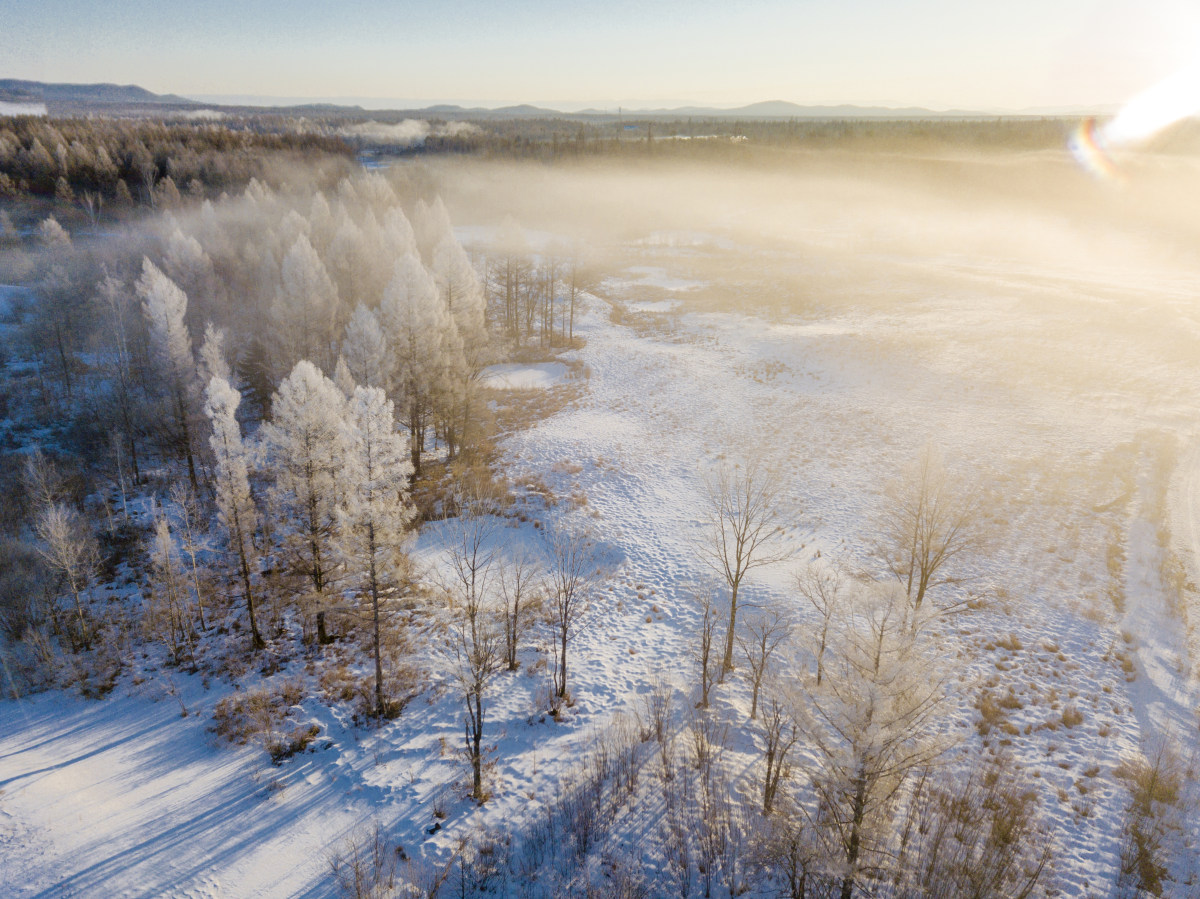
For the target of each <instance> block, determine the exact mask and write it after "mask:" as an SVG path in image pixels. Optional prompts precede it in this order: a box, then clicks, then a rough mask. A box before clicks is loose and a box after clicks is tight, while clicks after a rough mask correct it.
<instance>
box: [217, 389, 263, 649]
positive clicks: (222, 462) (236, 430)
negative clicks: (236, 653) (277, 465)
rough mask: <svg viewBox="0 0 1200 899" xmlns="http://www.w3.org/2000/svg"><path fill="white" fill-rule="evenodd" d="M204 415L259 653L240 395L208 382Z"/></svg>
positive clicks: (220, 504)
mask: <svg viewBox="0 0 1200 899" xmlns="http://www.w3.org/2000/svg"><path fill="white" fill-rule="evenodd" d="M206 396H207V399H206V402H205V404H204V414H205V415H207V416H208V420H209V422H210V423H211V425H212V431H213V433H212V437H210V438H209V444H210V445H211V446H212V451H213V456H214V457H215V458H216V478H215V481H214V487H215V488H216V499H217V515H218V519H219V521H220V523H221V526H222V527H223V528H224V529H225V533H226V535H227V536H228V540H229V547H230V551H231V552H232V554H233V556H234V559H235V560H236V562H237V569H238V574H239V576H240V577H241V580H242V591H243V595H244V596H245V599H246V616H247V618H248V619H249V621H250V635H251V645H252V646H253V648H254V649H261V648H262V647H263V646H264V645H265V644H264V643H263V638H262V635H261V634H260V633H259V631H258V621H257V620H256V618H255V615H254V583H253V575H254V569H255V568H256V567H257V557H256V556H255V553H254V532H255V529H256V528H257V527H258V508H257V507H256V506H255V505H254V497H253V496H252V495H251V493H250V477H249V470H248V465H247V458H248V454H247V451H246V447H245V445H244V444H243V443H242V429H241V426H240V425H239V424H238V420H237V408H238V404H239V403H240V402H241V399H242V397H241V394H239V393H238V392H237V391H236V390H234V389H233V388H232V387H230V386H229V382H228V381H225V380H222V379H221V378H213V379H212V380H211V381H209V382H208V389H207V391H206Z"/></svg>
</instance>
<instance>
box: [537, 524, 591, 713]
mask: <svg viewBox="0 0 1200 899" xmlns="http://www.w3.org/2000/svg"><path fill="white" fill-rule="evenodd" d="M548 542H549V546H548V549H549V554H548V555H549V560H548V561H549V572H548V575H547V593H548V597H547V599H548V603H549V616H550V626H551V629H552V631H553V650H554V662H555V666H554V694H555V697H556V698H557V699H558V700H559V701H562V700H566V699H567V697H568V693H567V649H568V647H569V645H570V642H571V640H572V639H574V638H575V637H577V636H578V635H579V634H580V633H581V632H582V631H583V629H584V627H585V626H586V624H587V619H588V616H587V613H588V609H589V604H590V602H591V599H592V593H593V591H594V590H595V588H596V586H597V584H598V583H599V582H600V580H601V578H602V572H601V570H600V567H599V566H600V559H599V557H598V554H597V551H596V540H595V538H594V537H593V536H592V534H591V533H590V532H589V531H588V530H586V529H584V528H582V527H579V526H575V525H570V524H560V525H558V526H557V527H556V528H555V529H554V530H553V531H551V533H550V535H549V537H548Z"/></svg>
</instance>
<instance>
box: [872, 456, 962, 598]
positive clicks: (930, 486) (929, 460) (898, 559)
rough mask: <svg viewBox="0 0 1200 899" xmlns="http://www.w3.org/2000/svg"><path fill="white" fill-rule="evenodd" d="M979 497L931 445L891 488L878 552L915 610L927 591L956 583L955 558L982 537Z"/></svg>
mask: <svg viewBox="0 0 1200 899" xmlns="http://www.w3.org/2000/svg"><path fill="white" fill-rule="evenodd" d="M979 514H980V502H979V497H978V495H977V494H976V493H974V492H973V491H971V490H968V489H967V488H966V487H964V486H962V485H960V484H958V483H956V482H955V480H954V479H953V478H951V477H950V475H949V474H948V473H947V471H946V469H945V467H944V465H943V463H942V459H941V456H940V454H939V453H938V452H937V451H936V450H935V449H934V448H933V447H927V448H926V449H925V451H924V453H923V454H922V455H921V458H920V460H919V461H918V462H917V464H916V466H915V467H914V469H913V470H912V471H911V472H909V473H908V474H907V475H905V476H904V477H903V478H902V479H901V480H899V481H897V482H895V483H893V484H892V485H890V486H889V488H888V490H887V499H886V503H885V506H884V509H883V514H882V519H881V521H880V533H879V539H878V541H877V542H876V544H875V549H874V552H875V555H876V556H877V557H878V558H879V560H880V561H881V562H882V563H883V565H884V566H885V567H886V568H887V570H888V571H889V572H890V573H891V574H892V576H893V577H895V578H896V580H898V581H899V582H900V583H901V584H902V585H903V586H904V590H905V593H906V595H907V597H908V602H909V605H910V607H911V608H912V612H913V614H914V615H918V614H920V612H921V607H922V604H923V603H924V602H925V598H926V596H927V595H928V593H929V591H930V590H932V589H934V588H936V587H939V586H941V585H944V584H950V583H954V582H955V563H956V562H957V561H958V559H959V557H960V556H963V555H966V554H967V553H969V552H971V551H972V550H973V549H974V548H975V547H976V545H977V543H978V542H979V539H980V533H979Z"/></svg>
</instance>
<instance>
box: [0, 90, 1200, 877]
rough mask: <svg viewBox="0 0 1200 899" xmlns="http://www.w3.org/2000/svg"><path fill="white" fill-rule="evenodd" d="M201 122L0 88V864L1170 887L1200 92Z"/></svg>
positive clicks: (1199, 384) (1191, 401) (1174, 861)
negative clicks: (1107, 152) (810, 108)
mask: <svg viewBox="0 0 1200 899" xmlns="http://www.w3.org/2000/svg"><path fill="white" fill-rule="evenodd" d="M193 112H194V110H193ZM221 116H222V117H221V118H214V117H212V116H207V117H204V118H199V117H197V116H195V115H184V114H183V113H181V112H179V111H178V110H174V111H167V112H162V113H158V114H156V115H155V117H144V116H143V117H137V116H131V117H125V116H118V115H115V114H114V115H110V116H106V117H93V118H47V117H44V116H22V117H0V362H2V368H0V377H2V378H3V390H0V412H2V413H3V416H4V417H3V420H2V421H0V454H2V456H3V459H2V463H0V684H2V685H3V694H4V699H3V700H2V701H0V733H2V734H4V736H3V737H0V850H2V855H3V857H4V858H5V859H6V861H5V862H4V863H3V864H0V892H4V893H5V894H6V895H8V894H11V895H16V896H24V895H31V896H42V895H47V896H48V895H58V894H60V893H61V894H64V895H66V894H69V895H81V896H84V895H97V896H99V895H114V894H117V893H121V894H128V895H148V896H149V895H179V896H184V895H188V896H277V895H278V896H284V895H287V896H293V895H294V896H353V897H366V896H372V897H388V896H418V895H419V896H426V897H431V899H432V897H434V896H451V895H454V896H505V897H508V896H512V897H558V896H581V897H582V896H588V897H595V896H610V897H625V899H633V897H658V896H680V897H682V899H688V897H690V896H705V897H710V896H717V897H725V896H729V897H735V896H753V897H774V896H788V897H793V899H800V897H805V899H812V897H834V896H836V897H841V899H857V897H896V899H900V897H914V899H915V897H924V896H935V897H942V896H944V897H957V896H972V897H980V899H983V897H994V899H1001V897H1033V896H1047V897H1048V896H1080V897H1083V896H1095V897H1128V899H1136V897H1141V896H1147V895H1152V896H1172V897H1174V896H1179V897H1184V896H1191V895H1196V893H1197V891H1200V849H1198V846H1200V842H1198V841H1200V811H1198V810H1200V774H1198V771H1200V769H1198V767H1197V766H1198V764H1200V759H1198V758H1197V753H1196V749H1197V745H1198V744H1197V739H1196V728H1197V720H1198V719H1197V715H1198V714H1200V599H1198V598H1197V591H1196V587H1195V583H1196V565H1197V564H1198V559H1200V507H1198V505H1197V502H1198V500H1200V444H1198V443H1197V439H1198V434H1200V431H1198V430H1197V426H1196V422H1197V421H1198V420H1200V307H1198V306H1197V304H1196V285H1197V284H1198V283H1200V249H1198V248H1200V219H1197V218H1196V215H1195V210H1194V202H1193V201H1192V198H1193V197H1195V196H1196V195H1197V191H1198V190H1200V164H1198V163H1197V157H1196V154H1195V127H1194V125H1193V124H1189V123H1184V124H1183V125H1181V126H1179V127H1178V128H1177V129H1175V130H1173V131H1169V132H1165V133H1164V134H1163V135H1162V136H1160V137H1159V138H1158V139H1156V140H1155V141H1153V142H1150V143H1148V144H1147V145H1146V146H1144V147H1142V148H1141V149H1140V150H1139V151H1138V152H1133V151H1129V152H1126V153H1117V154H1115V158H1116V160H1117V162H1118V163H1119V165H1120V178H1119V179H1118V178H1110V179H1105V178H1099V177H1096V175H1095V174H1094V173H1089V172H1088V171H1085V170H1084V168H1082V167H1081V165H1080V164H1079V162H1078V161H1077V158H1076V157H1075V156H1072V154H1071V152H1069V150H1068V140H1070V139H1071V135H1072V134H1076V133H1078V128H1079V123H1077V122H1075V121H1067V120H1062V119H1051V118H1045V119H1043V118H1036V117H1024V118H1013V119H999V118H997V119H984V118H975V119H962V120H958V119H951V120H945V121H938V120H894V121H870V120H857V121H735V120H711V121H692V120H679V121H675V120H670V119H667V120H663V119H651V118H649V117H646V118H642V119H638V118H636V117H633V116H631V117H630V118H629V119H624V118H622V119H619V120H618V121H616V122H614V121H612V120H611V117H590V118H588V117H580V118H578V119H569V118H567V117H561V118H544V117H533V118H522V117H519V116H513V117H504V118H502V117H498V116H492V117H480V118H478V119H471V120H469V121H468V120H467V119H466V118H465V117H460V116H452V117H447V118H437V117H435V116H429V117H428V118H425V119H420V120H416V119H414V118H412V114H410V113H404V114H399V113H397V114H395V115H385V114H378V113H371V114H366V113H362V114H358V115H350V114H348V113H345V112H344V111H336V110H332V111H331V110H315V109H313V110H307V111H306V112H305V113H304V114H296V113H294V112H291V113H289V112H284V111H278V110H275V111H262V110H258V111H249V110H236V111H235V110H229V111H226V112H223V113H221ZM464 116H465V113H464Z"/></svg>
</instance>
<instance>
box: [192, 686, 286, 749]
mask: <svg viewBox="0 0 1200 899" xmlns="http://www.w3.org/2000/svg"><path fill="white" fill-rule="evenodd" d="M303 698H304V690H303V688H302V687H301V685H300V683H299V682H298V681H282V682H280V683H278V684H269V685H266V686H263V687H258V688H256V689H251V690H246V691H244V692H241V693H234V694H232V695H230V696H226V697H225V698H224V699H222V700H221V701H220V702H218V703H217V704H216V706H215V707H214V708H213V731H215V732H216V734H217V735H218V736H220V737H222V738H223V739H225V740H228V741H229V742H230V743H236V744H239V745H242V744H245V743H249V742H251V741H260V742H261V743H262V745H263V748H264V749H267V750H268V751H270V750H271V747H273V746H276V745H278V744H281V743H282V742H283V740H284V737H283V735H282V734H280V733H279V729H280V727H281V726H282V724H283V721H284V719H285V718H286V717H287V714H288V711H289V710H290V709H291V707H292V706H294V705H296V704H297V703H299V702H300V701H301V700H302V699H303Z"/></svg>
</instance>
